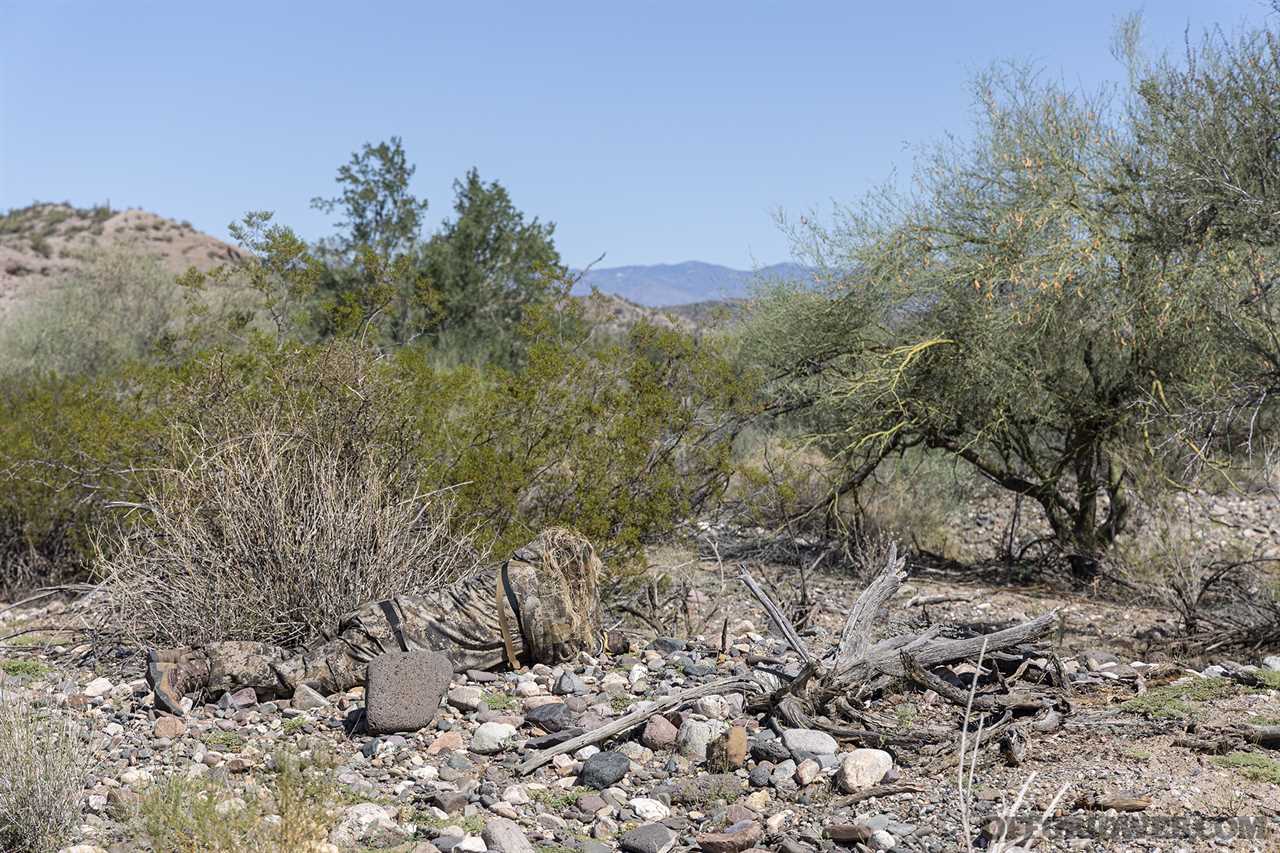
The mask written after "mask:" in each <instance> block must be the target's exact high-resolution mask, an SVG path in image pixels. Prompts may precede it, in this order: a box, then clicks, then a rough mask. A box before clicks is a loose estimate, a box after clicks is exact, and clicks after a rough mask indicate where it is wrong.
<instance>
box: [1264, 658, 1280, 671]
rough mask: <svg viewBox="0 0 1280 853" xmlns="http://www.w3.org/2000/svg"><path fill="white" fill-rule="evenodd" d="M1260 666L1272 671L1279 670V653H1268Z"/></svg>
mask: <svg viewBox="0 0 1280 853" xmlns="http://www.w3.org/2000/svg"><path fill="white" fill-rule="evenodd" d="M1262 666H1263V668H1264V669H1269V670H1272V671H1273V672H1280V655H1268V656H1267V657H1265V658H1263V659H1262Z"/></svg>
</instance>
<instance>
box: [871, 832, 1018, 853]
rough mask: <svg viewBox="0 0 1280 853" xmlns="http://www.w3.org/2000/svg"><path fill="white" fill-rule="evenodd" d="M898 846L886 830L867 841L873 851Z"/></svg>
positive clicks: (896, 841) (875, 833)
mask: <svg viewBox="0 0 1280 853" xmlns="http://www.w3.org/2000/svg"><path fill="white" fill-rule="evenodd" d="M897 845H898V839H896V838H894V837H893V834H892V833H890V832H889V831H888V830H886V829H877V830H876V831H875V832H873V833H871V837H870V838H868V839H867V846H868V847H870V848H871V849H872V850H892V849H893V848H894V847H896V846H897ZM1006 849H1011V848H1006Z"/></svg>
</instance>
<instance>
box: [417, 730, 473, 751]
mask: <svg viewBox="0 0 1280 853" xmlns="http://www.w3.org/2000/svg"><path fill="white" fill-rule="evenodd" d="M465 745H466V743H465V742H464V741H463V739H462V732H459V731H452V732H441V733H440V734H438V735H436V738H435V740H433V741H431V745H430V746H428V747H427V755H439V754H440V753H442V752H456V751H457V750H460V749H462V748H463V746H465Z"/></svg>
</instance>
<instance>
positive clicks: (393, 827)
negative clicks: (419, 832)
mask: <svg viewBox="0 0 1280 853" xmlns="http://www.w3.org/2000/svg"><path fill="white" fill-rule="evenodd" d="M394 814H395V808H394V807H392V806H380V805H378V804H377V803H357V804H356V805H354V806H348V807H347V809H346V811H344V812H343V813H342V818H341V820H339V821H338V823H337V825H336V826H334V828H333V830H332V831H331V832H330V833H329V842H330V843H331V844H336V845H338V846H339V847H357V846H361V845H365V846H373V845H371V844H370V842H374V843H377V842H384V841H392V840H399V841H403V840H404V839H405V837H406V835H407V833H406V832H405V831H404V830H402V829H401V828H400V826H399V825H398V824H397V823H396V822H395V821H394V820H393V819H392V815H394Z"/></svg>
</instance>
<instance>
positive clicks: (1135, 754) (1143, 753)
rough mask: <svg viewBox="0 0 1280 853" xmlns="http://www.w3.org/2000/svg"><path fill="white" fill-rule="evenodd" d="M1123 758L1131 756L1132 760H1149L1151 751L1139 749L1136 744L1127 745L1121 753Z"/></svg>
mask: <svg viewBox="0 0 1280 853" xmlns="http://www.w3.org/2000/svg"><path fill="white" fill-rule="evenodd" d="M1122 754H1123V755H1124V757H1125V758H1132V759H1133V760H1134V761H1149V760H1150V759H1151V753H1150V752H1148V751H1147V750H1145V749H1139V748H1138V747H1136V746H1130V747H1127V748H1126V749H1125V750H1124V752H1123V753H1122Z"/></svg>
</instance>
